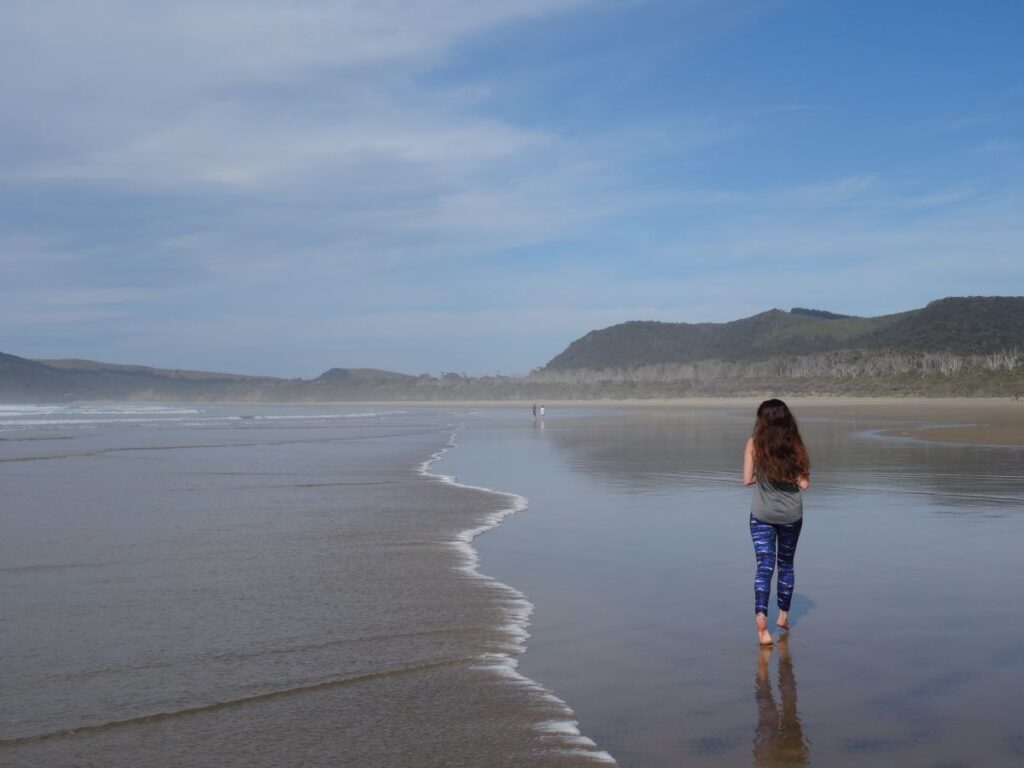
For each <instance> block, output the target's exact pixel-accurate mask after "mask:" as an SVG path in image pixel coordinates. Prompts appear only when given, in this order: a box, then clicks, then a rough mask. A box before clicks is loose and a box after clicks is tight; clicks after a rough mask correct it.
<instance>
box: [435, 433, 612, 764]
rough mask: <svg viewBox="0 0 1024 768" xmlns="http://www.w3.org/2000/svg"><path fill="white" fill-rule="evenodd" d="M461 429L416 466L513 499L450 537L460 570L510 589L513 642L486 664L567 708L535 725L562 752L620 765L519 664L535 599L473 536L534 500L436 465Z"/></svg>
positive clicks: (442, 479) (452, 482) (447, 481)
mask: <svg viewBox="0 0 1024 768" xmlns="http://www.w3.org/2000/svg"><path fill="white" fill-rule="evenodd" d="M460 429H461V427H456V428H455V429H454V430H453V431H452V433H451V435H450V436H449V438H448V442H447V444H446V445H445V446H444V447H443V448H442V449H441V450H439V451H436V452H435V453H433V454H431V455H430V456H429V457H428V458H427V459H425V460H424V461H423V462H422V463H421V464H420V465H419V467H417V473H418V474H420V475H421V476H423V477H429V478H431V479H433V480H436V481H437V482H439V483H442V484H444V485H449V486H452V487H455V488H465V489H468V490H475V491H481V492H484V493H489V494H492V495H494V496H499V497H503V498H505V499H508V500H509V501H510V503H509V504H508V505H507V506H504V507H502V508H500V509H498V510H497V511H494V512H491V513H490V514H488V515H487V516H485V517H484V518H483V520H482V522H481V523H480V524H479V525H476V526H474V527H472V528H466V529H464V530H462V531H460V532H459V534H458V536H457V538H456V539H454V540H453V541H451V542H450V544H451V546H452V548H453V549H454V550H455V551H456V552H457V553H458V555H459V556H460V558H461V560H462V562H461V563H457V564H456V565H455V566H454V568H455V569H456V570H457V571H460V572H462V573H465V574H466V575H467V576H470V577H471V578H474V579H481V580H483V581H486V582H488V583H489V584H490V585H491V586H496V587H499V588H500V589H501V590H502V591H504V592H505V593H506V594H507V595H508V598H507V600H506V601H503V603H504V604H503V605H502V606H501V608H502V611H503V612H504V614H505V617H506V619H507V620H508V623H506V624H504V625H503V626H501V627H499V628H498V629H500V630H503V631H505V632H507V633H508V634H509V635H510V643H509V645H508V647H507V650H506V651H505V652H504V653H500V654H494V653H484V654H482V655H481V661H482V662H483V663H482V666H483V667H484V668H487V669H489V670H490V671H492V672H493V673H494V674H495V675H496V676H498V677H499V678H504V680H505V681H511V682H512V683H513V684H515V685H520V686H523V687H525V688H528V689H529V690H530V691H531V692H532V693H534V694H536V695H537V696H539V697H541V698H543V699H544V700H545V701H547V702H548V703H550V704H554V705H555V706H557V707H560V708H562V709H564V713H565V715H566V717H565V718H564V719H560V720H547V721H545V722H542V723H539V724H538V725H537V726H535V727H536V728H537V730H538V732H539V734H540V735H541V736H550V737H556V738H557V739H558V741H559V742H561V743H563V744H565V743H568V744H569V745H570V748H569V749H565V748H558V747H555V750H556V751H557V752H561V753H563V754H566V753H568V754H571V755H575V756H578V757H586V758H589V759H591V760H593V761H594V762H595V763H600V764H604V765H618V762H617V761H616V760H615V758H614V757H612V755H611V754H609V753H608V752H606V751H605V750H602V749H600V748H599V747H598V745H597V744H596V743H595V742H594V740H593V739H590V738H588V737H587V736H584V735H583V734H581V733H580V730H579V721H578V720H577V719H576V714H575V712H574V711H573V710H572V707H570V706H569V704H568V702H566V701H565V700H563V699H561V698H559V697H558V696H557V695H556V694H555V693H554V692H553V691H551V690H550V689H548V688H546V687H545V686H543V685H542V684H540V683H538V682H537V681H536V680H533V679H531V678H529V677H526V675H524V674H522V673H521V672H520V671H519V669H518V668H519V660H518V658H517V657H518V656H521V655H522V654H523V653H525V652H526V650H527V648H526V641H527V640H528V639H529V637H530V633H529V626H530V619H531V617H532V615H533V611H534V605H533V603H532V602H530V599H529V598H528V597H527V596H526V595H525V594H524V593H523V592H521V591H520V590H518V589H516V588H515V587H513V586H511V585H509V584H505V583H504V582H501V581H498V580H497V579H496V578H494V577H493V576H488V575H487V574H485V573H482V572H481V571H480V568H479V566H480V555H479V553H478V552H477V550H476V549H475V548H474V547H473V540H474V539H475V538H476V537H477V536H479V535H481V534H483V533H487V532H488V531H492V530H494V529H495V528H497V527H498V526H499V525H501V523H502V521H503V520H504V519H505V518H507V517H510V516H512V515H515V514H518V513H519V512H523V511H525V510H526V509H527V507H528V504H529V502H528V500H527V499H526V497H525V496H521V495H519V494H517V493H512V492H509V491H497V490H495V489H493V488H485V487H483V486H479V485H468V484H466V483H460V482H459V481H458V480H457V479H456V477H455V476H454V475H446V474H441V473H438V472H433V471H431V467H432V465H434V464H436V463H437V462H439V461H441V460H442V459H443V458H444V456H445V454H447V453H448V452H449V451H451V450H452V449H454V448H456V447H458V443H457V442H456V439H455V438H456V435H457V434H458V432H459V430H460Z"/></svg>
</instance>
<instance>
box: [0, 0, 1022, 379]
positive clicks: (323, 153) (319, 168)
mask: <svg viewBox="0 0 1024 768" xmlns="http://www.w3.org/2000/svg"><path fill="white" fill-rule="evenodd" d="M1021 29H1024V3H1021V2H1018V0H1006V1H1005V2H1000V1H997V0H991V1H986V0H973V1H971V2H960V1H959V0H943V2H932V1H931V0H927V1H926V0H903V1H902V2H892V1H891V0H827V1H826V0H817V1H813V2H812V1H810V0H803V1H800V0H794V1H792V2H787V1H785V0H778V1H776V0H706V1H705V2H699V1H693V2H687V1H686V0H674V1H672V2H657V1H654V0H651V1H650V2H645V1H643V0H619V1H618V2H610V1H607V0H592V1H590V2H588V1H587V0H431V1H430V2H415V1H414V0H372V1H371V0H302V1H300V2H290V3H280V2H269V1H268V0H219V1H218V2H197V1H195V0H181V1H180V2H175V3H167V2H163V1H162V0H161V1H160V2H156V1H154V0H93V1H92V2H89V3H82V2H79V1H78V0H54V1H53V2H47V3H39V2H37V0H4V2H3V4H2V5H0V98H2V102H0V103H2V107H0V351H3V352H7V353H11V354H16V355H21V356H24V357H32V358H66V357H76V358H88V359H94V360H102V361H108V362H122V363H138V364H147V365H154V366H160V367H170V368H191V369H204V370H224V371H233V372H240V373H253V374H265V375H277V376H286V377H303V378H310V377H315V376H317V375H319V374H320V373H321V372H323V371H324V370H326V369H328V368H331V367H335V366H338V367H375V368H384V369H388V370H396V371H402V372H406V373H414V374H418V373H431V374H434V375H436V374H439V373H441V372H448V371H453V372H457V373H467V374H470V375H485V374H486V375H490V374H495V373H500V374H505V375H507V374H525V373H528V372H529V371H530V370H531V369H533V368H536V367H540V366H542V365H544V364H545V363H546V362H547V361H548V360H550V359H551V358H552V357H554V356H555V355H556V354H558V353H559V352H560V351H562V349H564V348H565V347H566V346H567V345H568V344H569V343H570V342H571V341H573V340H574V339H576V338H578V337H579V336H581V335H583V334H584V333H586V332H588V331H590V330H593V329H596V328H602V327H607V326H609V325H614V324H616V323H620V322H624V321H627V320H662V321H671V322H708V321H712V322H721V321H727V320H733V319H737V318H740V317H746V316H749V315H752V314H755V313H757V312H761V311H764V310H767V309H771V308H776V307H777V308H781V309H789V308H791V307H794V306H799V307H810V308H817V309H826V310H830V311H833V312H841V313H848V314H857V315H878V314H886V313H890V312H896V311H902V310H906V309H911V308H915V307H920V306H924V305H925V304H926V303H927V302H929V301H931V300H934V299H937V298H941V297H944V296H963V295H1020V294H1024V253H1022V251H1024V248H1022V246H1024V216H1022V215H1021V211H1024V174H1022V171H1024V46H1021V45H1020V44H1019V43H1020V30H1021Z"/></svg>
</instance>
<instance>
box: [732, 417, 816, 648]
mask: <svg viewBox="0 0 1024 768" xmlns="http://www.w3.org/2000/svg"><path fill="white" fill-rule="evenodd" d="M810 476H811V465H810V460H809V459H808V457H807V448H806V447H805V446H804V441H803V439H801V437H800V430H799V429H798V428H797V425H796V419H794V418H793V414H792V413H790V410H789V408H788V407H787V406H786V404H785V403H784V402H782V401H781V400H774V399H773V400H765V401H764V402H763V403H761V405H760V406H758V409H757V419H756V420H755V422H754V434H753V435H752V436H751V437H750V439H749V440H747V447H746V450H745V451H744V453H743V484H744V485H754V484H755V483H756V484H757V488H756V489H755V491H754V498H753V501H752V502H751V504H750V536H751V538H752V539H753V540H754V555H755V556H756V558H757V573H756V574H755V576H754V613H755V615H756V617H757V637H758V640H759V642H760V643H761V645H771V644H772V636H771V633H770V632H769V631H768V597H769V596H770V594H771V589H772V573H773V572H774V570H775V562H776V560H778V563H779V578H778V605H779V618H778V620H777V621H776V622H775V623H776V624H778V625H779V626H780V627H782V628H783V629H789V603H790V600H792V598H793V584H794V583H795V582H794V576H793V557H794V556H795V555H796V543H797V540H798V539H799V538H800V529H801V527H802V526H803V514H804V509H803V500H802V499H801V497H800V492H801V491H802V490H806V488H807V486H808V485H809V483H810Z"/></svg>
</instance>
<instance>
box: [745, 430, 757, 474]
mask: <svg viewBox="0 0 1024 768" xmlns="http://www.w3.org/2000/svg"><path fill="white" fill-rule="evenodd" d="M756 481H757V477H756V476H755V475H754V438H750V439H749V440H747V447H746V448H744V449H743V484H744V485H753V484H754V483H755V482H756Z"/></svg>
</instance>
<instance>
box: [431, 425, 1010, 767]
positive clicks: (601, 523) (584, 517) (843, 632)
mask: <svg viewBox="0 0 1024 768" xmlns="http://www.w3.org/2000/svg"><path fill="white" fill-rule="evenodd" d="M798 416H800V417H801V423H802V428H803V431H804V435H805V438H806V440H807V443H808V445H809V447H810V450H811V453H812V460H813V463H814V470H813V476H812V487H811V490H810V491H809V492H808V493H807V494H806V497H805V509H806V513H805V524H804V529H803V533H802V537H801V540H800V544H799V548H798V551H797V558H796V578H797V583H796V595H795V598H794V603H793V608H792V611H791V623H792V629H791V631H790V632H789V633H788V639H786V640H785V642H783V643H779V644H778V645H777V647H776V648H775V649H774V650H773V651H770V652H768V653H766V654H762V653H761V652H760V651H759V649H758V648H757V645H756V638H755V635H754V631H753V606H752V600H753V594H752V580H753V570H754V560H753V551H752V547H751V544H750V540H749V532H748V530H747V514H748V511H749V504H750V501H749V495H750V490H749V489H744V488H743V487H742V486H741V485H740V483H739V466H740V457H741V452H742V447H743V442H744V440H745V439H746V436H747V435H748V434H749V430H750V427H751V419H750V416H749V414H748V413H747V412H746V411H740V410H736V409H729V408H723V409H696V410H694V409H679V408H676V409H669V410H664V411H654V410H650V409H643V410H640V411H636V412H625V411H623V412H619V413H613V412H598V411H586V412H582V411H573V410H569V411H564V412H558V411H555V412H552V411H551V410H549V413H548V417H547V418H546V419H545V422H544V424H543V425H541V424H539V423H537V424H534V423H533V422H532V420H531V419H530V417H529V414H528V413H527V414H526V415H525V418H508V417H507V416H503V417H502V418H498V419H493V420H491V421H490V422H471V423H469V424H468V425H467V427H466V428H465V430H464V431H463V432H461V433H460V434H459V437H458V442H459V448H458V450H456V451H454V452H452V453H450V454H448V455H447V456H445V458H444V459H443V461H442V462H441V464H440V465H439V466H440V471H444V472H450V473H453V474H455V475H456V476H457V477H458V478H459V479H460V480H463V481H464V482H467V483H474V484H480V485H484V486H488V487H492V488H499V489H508V490H514V491H515V492H517V493H521V494H523V495H524V496H526V497H527V498H528V500H529V507H528V509H527V510H526V511H524V512H522V513H521V514H519V515H517V516H515V517H513V518H509V519H508V520H506V521H505V522H504V523H503V524H502V525H501V526H500V527H499V528H498V529H497V530H495V531H494V532H492V533H489V534H487V535H485V536H483V537H481V538H480V539H479V540H478V542H477V549H478V550H479V552H480V556H481V563H482V566H481V567H482V570H484V571H485V572H486V573H489V574H491V575H493V576H494V577H496V578H497V579H499V580H501V581H504V582H506V583H508V584H511V585H514V586H515V587H516V588H518V589H520V590H522V591H523V592H524V593H525V594H526V595H527V596H528V597H529V599H530V600H531V601H532V602H533V603H534V604H535V606H536V610H535V613H534V616H533V620H532V626H531V628H530V631H531V638H530V640H529V642H528V650H527V652H526V654H525V655H524V656H523V657H522V659H521V665H520V668H521V670H522V671H523V672H524V673H525V674H526V675H528V676H529V677H531V678H533V679H535V680H537V681H539V682H541V683H542V684H544V685H546V686H548V687H550V688H552V689H553V690H554V691H555V692H556V693H557V694H558V695H559V696H560V697H562V698H563V699H565V700H566V701H568V702H569V703H570V704H571V705H572V707H573V709H574V710H575V711H576V714H577V715H578V717H579V720H580V727H581V729H582V731H583V732H584V733H585V734H587V735H588V736H590V737H592V738H594V739H595V740H596V741H597V743H598V744H599V745H600V746H601V747H602V748H604V749H607V750H608V751H609V752H610V753H611V754H612V755H613V756H614V757H615V758H616V759H617V760H618V762H619V763H620V764H621V765H623V766H644V767H647V766H676V765H695V766H701V765H707V766H747V765H759V766H760V765H766V766H767V765H810V764H813V765H827V766H877V765H897V764H898V765H901V766H904V765H905V766H938V765H943V766H954V765H956V766H960V765H963V766H975V765H977V766H1002V765H1019V764H1020V763H1021V762H1022V761H1024V737H1022V735H1021V734H1022V730H1021V727H1020V721H1019V712H1020V711H1021V705H1022V704H1024V693H1022V692H1024V650H1022V644H1021V640H1020V638H1021V637H1022V636H1024V616H1022V612H1021V601H1020V584H1021V581H1022V576H1024V568H1022V566H1021V552H1020V542H1021V541H1022V540H1024V536H1022V535H1024V472H1022V469H1024V463H1022V459H1024V451H1021V450H1020V449H1014V448H992V447H976V446H965V445H958V446H954V445H937V444H929V443H924V442H919V441H914V440H907V439H894V438H886V437H882V436H880V435H879V432H880V431H881V430H883V429H887V428H892V427H893V426H905V427H914V426H921V425H924V424H927V423H928V421H927V418H925V417H923V416H921V415H919V414H917V415H915V414H914V413H913V412H912V411H905V412H901V411H898V410H895V411H894V410H891V409H890V410H887V411H877V412H875V411H871V410H870V409H868V410H864V411H862V412H858V411H856V410H847V411H844V412H842V413H840V414H838V415H837V414H836V413H832V412H829V411H828V410H827V409H808V410H806V411H804V412H801V413H799V414H798ZM773 600H774V598H773ZM774 611H775V607H774V604H773V605H772V618H773V619H774Z"/></svg>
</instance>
